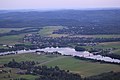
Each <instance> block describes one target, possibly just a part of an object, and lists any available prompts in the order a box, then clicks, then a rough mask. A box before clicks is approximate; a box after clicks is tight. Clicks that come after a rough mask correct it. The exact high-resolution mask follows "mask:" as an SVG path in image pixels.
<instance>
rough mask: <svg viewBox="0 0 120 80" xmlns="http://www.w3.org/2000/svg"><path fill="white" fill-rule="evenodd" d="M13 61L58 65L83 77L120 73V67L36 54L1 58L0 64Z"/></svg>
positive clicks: (49, 65) (66, 57) (67, 57)
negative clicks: (110, 72) (111, 72)
mask: <svg viewBox="0 0 120 80" xmlns="http://www.w3.org/2000/svg"><path fill="white" fill-rule="evenodd" d="M12 59H15V60H16V61H18V62H20V61H38V62H40V64H38V65H47V66H48V67H51V66H52V67H54V66H56V65H57V66H59V67H60V68H61V69H64V70H70V71H71V72H73V73H79V74H81V75H82V76H83V77H85V76H93V75H97V74H100V73H104V72H109V71H120V67H119V66H118V65H113V64H100V63H99V62H89V61H84V60H77V59H75V58H73V57H70V56H54V55H38V54H34V53H26V54H17V55H8V56H0V64H5V63H8V62H9V61H11V60H12ZM3 69H4V68H3ZM8 69H9V68H8ZM13 70H14V69H13ZM15 70H16V69H15Z"/></svg>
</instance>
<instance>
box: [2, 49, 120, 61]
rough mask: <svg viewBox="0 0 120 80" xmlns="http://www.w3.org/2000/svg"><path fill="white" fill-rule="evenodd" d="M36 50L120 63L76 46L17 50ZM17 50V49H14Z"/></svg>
mask: <svg viewBox="0 0 120 80" xmlns="http://www.w3.org/2000/svg"><path fill="white" fill-rule="evenodd" d="M36 51H44V52H55V51H57V52H59V53H61V54H62V55H71V56H79V57H84V58H90V59H97V60H103V61H106V62H114V63H120V60H119V59H112V58H110V57H104V56H101V55H93V54H92V53H89V52H88V51H82V52H78V51H75V49H74V48H69V47H65V48H58V47H57V48H53V47H51V48H49V47H48V48H44V49H35V50H20V51H16V52H17V53H18V54H22V53H31V52H36ZM13 52H15V51H13ZM8 53H11V52H4V53H0V55H2V54H8Z"/></svg>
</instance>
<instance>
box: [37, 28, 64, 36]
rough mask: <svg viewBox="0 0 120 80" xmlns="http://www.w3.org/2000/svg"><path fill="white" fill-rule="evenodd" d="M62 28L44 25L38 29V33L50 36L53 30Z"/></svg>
mask: <svg viewBox="0 0 120 80" xmlns="http://www.w3.org/2000/svg"><path fill="white" fill-rule="evenodd" d="M62 28H63V26H46V27H43V29H42V30H40V31H39V34H40V35H41V36H50V35H52V33H53V32H54V31H55V30H59V29H62Z"/></svg>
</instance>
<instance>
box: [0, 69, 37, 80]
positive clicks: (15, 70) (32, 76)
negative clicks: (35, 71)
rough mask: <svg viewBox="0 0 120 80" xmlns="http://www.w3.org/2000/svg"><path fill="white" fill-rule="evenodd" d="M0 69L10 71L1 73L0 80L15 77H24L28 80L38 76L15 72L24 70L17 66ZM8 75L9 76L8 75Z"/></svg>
mask: <svg viewBox="0 0 120 80" xmlns="http://www.w3.org/2000/svg"><path fill="white" fill-rule="evenodd" d="M0 70H5V71H10V70H11V73H2V74H0V80H10V79H15V78H26V79H28V80H35V78H37V77H38V76H35V75H20V74H16V73H17V72H19V71H24V70H20V69H17V68H8V67H6V68H0ZM8 76H10V77H8Z"/></svg>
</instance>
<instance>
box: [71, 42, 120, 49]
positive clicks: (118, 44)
mask: <svg viewBox="0 0 120 80" xmlns="http://www.w3.org/2000/svg"><path fill="white" fill-rule="evenodd" d="M71 45H72V44H71ZM73 47H74V45H73ZM82 47H84V48H86V49H88V50H90V49H91V48H98V49H108V48H116V49H120V42H104V43H99V44H98V45H96V46H82Z"/></svg>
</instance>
